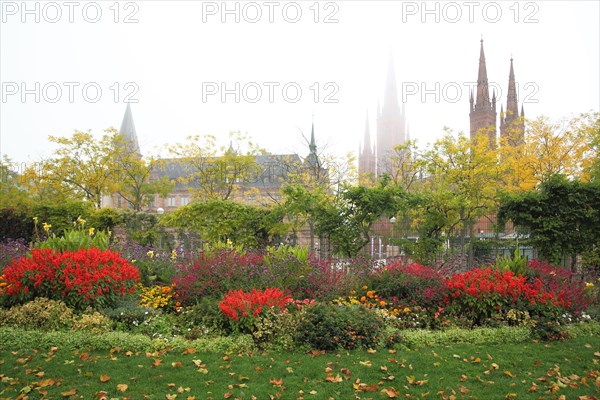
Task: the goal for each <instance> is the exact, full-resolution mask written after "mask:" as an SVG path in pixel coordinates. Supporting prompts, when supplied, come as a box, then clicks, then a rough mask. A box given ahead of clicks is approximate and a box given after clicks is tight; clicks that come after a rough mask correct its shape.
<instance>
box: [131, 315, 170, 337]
mask: <svg viewBox="0 0 600 400" xmlns="http://www.w3.org/2000/svg"><path fill="white" fill-rule="evenodd" d="M133 332H134V333H141V334H142V335H146V336H149V337H151V338H152V339H161V340H165V339H166V341H170V340H172V339H173V337H174V336H176V335H179V334H180V333H181V330H180V329H179V326H178V324H177V320H176V317H175V316H174V315H173V314H167V313H161V312H158V313H156V314H154V315H152V316H151V317H149V318H146V319H145V320H144V322H142V323H140V324H139V325H138V326H137V327H136V328H135V329H133Z"/></svg>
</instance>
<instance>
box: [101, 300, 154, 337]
mask: <svg viewBox="0 0 600 400" xmlns="http://www.w3.org/2000/svg"><path fill="white" fill-rule="evenodd" d="M101 311H102V313H103V314H104V315H106V316H107V317H108V318H109V319H110V320H111V322H112V325H113V328H114V329H116V330H120V331H125V332H128V331H133V330H135V329H136V328H137V327H138V326H139V325H140V324H142V323H143V322H144V321H146V320H147V319H148V318H151V317H152V316H154V315H156V314H157V313H158V311H157V310H156V309H154V308H152V307H142V306H140V305H139V304H138V303H137V301H136V300H135V299H133V298H130V299H126V300H123V301H120V302H118V303H117V304H116V305H115V307H114V308H104V309H102V310H101Z"/></svg>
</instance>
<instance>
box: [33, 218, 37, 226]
mask: <svg viewBox="0 0 600 400" xmlns="http://www.w3.org/2000/svg"><path fill="white" fill-rule="evenodd" d="M33 223H34V224H36V225H37V223H38V217H33Z"/></svg>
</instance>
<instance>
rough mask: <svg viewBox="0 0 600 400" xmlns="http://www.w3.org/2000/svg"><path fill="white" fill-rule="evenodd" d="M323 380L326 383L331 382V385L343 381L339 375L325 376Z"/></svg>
mask: <svg viewBox="0 0 600 400" xmlns="http://www.w3.org/2000/svg"><path fill="white" fill-rule="evenodd" d="M325 380H326V381H327V382H333V383H337V382H342V381H343V379H342V377H341V376H340V374H337V375H336V376H333V374H327V377H326V378H325Z"/></svg>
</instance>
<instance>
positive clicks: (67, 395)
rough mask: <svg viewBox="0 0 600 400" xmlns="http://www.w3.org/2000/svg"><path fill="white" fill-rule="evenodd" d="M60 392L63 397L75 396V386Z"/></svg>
mask: <svg viewBox="0 0 600 400" xmlns="http://www.w3.org/2000/svg"><path fill="white" fill-rule="evenodd" d="M60 394H62V396H63V397H71V396H77V388H72V389H71V390H68V391H66V392H61V393H60Z"/></svg>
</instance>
